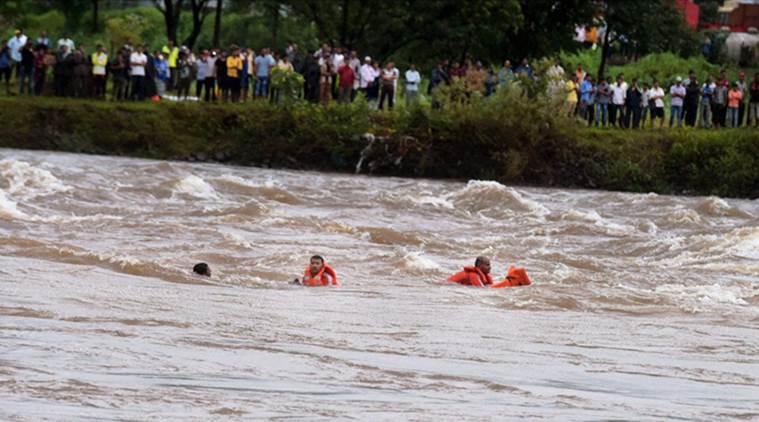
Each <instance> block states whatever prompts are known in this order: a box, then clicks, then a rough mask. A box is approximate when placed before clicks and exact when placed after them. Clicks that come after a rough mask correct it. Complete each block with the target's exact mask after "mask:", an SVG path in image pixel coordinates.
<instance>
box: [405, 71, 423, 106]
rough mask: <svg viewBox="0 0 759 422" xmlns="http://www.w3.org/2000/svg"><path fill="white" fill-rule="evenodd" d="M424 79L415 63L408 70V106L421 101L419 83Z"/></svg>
mask: <svg viewBox="0 0 759 422" xmlns="http://www.w3.org/2000/svg"><path fill="white" fill-rule="evenodd" d="M421 81H422V77H421V75H419V72H417V70H416V65H414V64H413V63H412V64H411V66H410V67H409V70H407V71H406V107H408V106H410V105H411V104H412V103H417V102H418V101H419V83H420V82H421Z"/></svg>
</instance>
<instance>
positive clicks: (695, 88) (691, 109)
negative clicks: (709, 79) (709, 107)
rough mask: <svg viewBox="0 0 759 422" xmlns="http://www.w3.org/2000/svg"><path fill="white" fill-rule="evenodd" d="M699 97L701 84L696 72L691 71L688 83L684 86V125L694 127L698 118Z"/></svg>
mask: <svg viewBox="0 0 759 422" xmlns="http://www.w3.org/2000/svg"><path fill="white" fill-rule="evenodd" d="M700 98H701V86H700V85H699V83H698V81H697V80H696V74H695V73H693V71H691V73H690V75H689V77H688V85H687V86H686V87H685V104H684V105H685V125H686V126H690V127H694V126H696V120H697V119H698V100H699V99H700Z"/></svg>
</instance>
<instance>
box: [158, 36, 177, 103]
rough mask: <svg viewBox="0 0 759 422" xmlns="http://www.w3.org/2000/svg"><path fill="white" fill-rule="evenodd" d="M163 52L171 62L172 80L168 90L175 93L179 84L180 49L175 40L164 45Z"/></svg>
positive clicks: (170, 73)
mask: <svg viewBox="0 0 759 422" xmlns="http://www.w3.org/2000/svg"><path fill="white" fill-rule="evenodd" d="M161 52H162V53H163V55H164V57H166V59H167V60H168V62H169V75H170V79H169V82H168V86H167V87H166V89H168V90H169V91H173V90H174V87H175V86H176V84H177V60H178V59H179V48H178V47H177V46H176V43H175V42H174V40H169V43H168V45H164V46H163V48H162V49H161Z"/></svg>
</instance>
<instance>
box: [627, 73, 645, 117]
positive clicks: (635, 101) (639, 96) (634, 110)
mask: <svg viewBox="0 0 759 422" xmlns="http://www.w3.org/2000/svg"><path fill="white" fill-rule="evenodd" d="M642 100H643V91H641V90H640V87H639V86H638V80H637V79H633V80H632V84H630V88H628V89H627V98H626V99H625V108H626V113H625V124H624V127H625V128H630V127H632V128H633V129H638V128H639V127H640V113H641V102H642ZM631 120H632V126H630V123H631Z"/></svg>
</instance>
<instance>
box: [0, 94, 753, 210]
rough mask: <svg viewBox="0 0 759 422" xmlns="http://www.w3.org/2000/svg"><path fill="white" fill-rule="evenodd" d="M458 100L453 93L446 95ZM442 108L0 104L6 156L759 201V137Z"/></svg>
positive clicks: (555, 113) (480, 106)
mask: <svg viewBox="0 0 759 422" xmlns="http://www.w3.org/2000/svg"><path fill="white" fill-rule="evenodd" d="M448 98H450V97H448ZM441 107H442V108H441V109H439V110H431V109H429V108H428V107H411V108H408V109H404V110H398V111H394V112H375V111H372V110H369V108H368V106H367V105H366V103H365V102H363V101H357V102H356V103H354V104H351V105H345V106H342V105H341V106H337V105H336V106H332V107H329V108H326V109H325V108H323V107H321V106H317V105H312V104H305V103H295V104H290V105H287V106H282V105H271V104H269V103H265V102H256V103H247V104H225V105H207V104H197V103H178V104H177V103H167V102H161V103H158V104H154V103H150V104H131V103H127V104H125V103H118V104H117V103H107V102H94V101H77V100H64V99H48V98H29V99H14V98H4V99H0V121H1V122H3V127H4V129H3V130H2V131H0V147H6V148H25V149H44V150H58V151H68V152H81V153H91V154H105V155H123V156H133V157H144V158H155V159H169V160H190V161H220V162H228V163H232V164H239V165H254V166H263V167H272V168H287V169H306V170H319V171H338V172H359V173H365V174H375V175H388V176H404V177H430V178H451V179H487V180H496V181H499V182H501V183H505V184H521V185H534V186H545V187H568V188H591V189H606V190H618V191H631V192H657V193H662V194H688V195H718V196H724V197H744V198H757V197H759V131H753V130H751V129H735V130H722V131H698V130H689V129H681V130H667V129H665V130H654V131H648V130H644V131H623V130H618V129H614V130H598V129H587V128H582V127H580V126H578V125H577V124H576V123H575V122H573V121H571V120H570V119H569V118H566V117H564V116H563V114H564V113H563V111H562V106H561V104H560V103H557V102H554V101H552V100H550V99H549V98H542V97H541V96H540V95H538V96H536V97H529V96H527V95H525V94H524V93H523V92H522V90H521V89H519V88H518V87H514V88H511V89H506V90H503V91H501V92H499V93H497V94H496V95H494V96H492V97H490V98H487V99H483V98H479V97H477V96H472V97H470V98H465V99H463V100H462V99H461V98H459V99H458V100H457V101H456V102H452V101H445V100H441Z"/></svg>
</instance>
